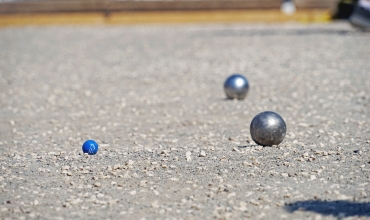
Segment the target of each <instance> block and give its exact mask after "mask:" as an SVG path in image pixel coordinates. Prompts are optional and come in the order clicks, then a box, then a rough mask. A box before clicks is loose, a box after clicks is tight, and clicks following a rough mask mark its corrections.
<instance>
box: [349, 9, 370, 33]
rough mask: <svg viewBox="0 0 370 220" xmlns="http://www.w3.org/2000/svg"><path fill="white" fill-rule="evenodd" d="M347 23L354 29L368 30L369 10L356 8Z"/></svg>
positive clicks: (369, 21)
mask: <svg viewBox="0 0 370 220" xmlns="http://www.w3.org/2000/svg"><path fill="white" fill-rule="evenodd" d="M349 22H350V23H351V25H352V26H354V27H356V28H360V29H365V30H370V10H367V9H365V8H363V7H360V6H356V8H355V10H354V11H353V13H352V15H351V16H350V17H349Z"/></svg>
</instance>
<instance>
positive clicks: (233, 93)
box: [224, 74, 249, 100]
mask: <svg viewBox="0 0 370 220" xmlns="http://www.w3.org/2000/svg"><path fill="white" fill-rule="evenodd" d="M248 89H249V83H248V80H247V79H246V78H245V77H244V76H242V75H240V74H233V75H231V76H230V77H229V78H227V79H226V81H225V84H224V90H225V93H226V96H227V98H229V99H239V100H241V99H244V98H245V97H246V96H247V93H248Z"/></svg>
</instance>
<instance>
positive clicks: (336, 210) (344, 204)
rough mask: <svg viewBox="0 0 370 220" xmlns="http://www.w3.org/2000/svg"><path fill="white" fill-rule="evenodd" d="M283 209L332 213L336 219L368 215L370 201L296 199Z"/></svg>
mask: <svg viewBox="0 0 370 220" xmlns="http://www.w3.org/2000/svg"><path fill="white" fill-rule="evenodd" d="M285 210H287V211H288V212H294V211H298V210H299V211H307V212H316V213H319V214H322V215H333V216H335V217H337V218H338V219H342V218H345V217H354V216H357V217H361V216H366V217H370V202H365V203H359V202H350V201H343V200H337V201H322V200H308V201H298V202H294V203H290V204H287V205H286V206H285Z"/></svg>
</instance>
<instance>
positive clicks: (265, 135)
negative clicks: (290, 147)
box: [250, 111, 286, 146]
mask: <svg viewBox="0 0 370 220" xmlns="http://www.w3.org/2000/svg"><path fill="white" fill-rule="evenodd" d="M250 132H251V136H252V139H253V141H254V142H256V143H257V144H258V145H262V146H272V145H278V144H280V143H281V142H282V141H283V140H284V138H285V134H286V124H285V122H284V120H283V118H282V117H281V116H280V115H279V114H277V113H275V112H270V111H266V112H261V113H259V114H258V115H256V116H255V117H254V118H253V120H252V122H251V126H250Z"/></svg>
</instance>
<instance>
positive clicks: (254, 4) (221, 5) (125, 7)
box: [0, 0, 336, 14]
mask: <svg viewBox="0 0 370 220" xmlns="http://www.w3.org/2000/svg"><path fill="white" fill-rule="evenodd" d="M334 1H336V0H295V3H296V5H297V7H298V9H305V8H317V9H319V8H325V9H328V8H330V7H331V6H332V5H333V2H334ZM280 4H281V0H208V1H204V0H198V1H196V0H191V1H190V0H188V1H165V0H159V1H114V0H64V1H62V0H59V1H50V0H43V1H27V2H3V3H0V13H2V14H4V13H54V12H105V13H109V12H113V11H176V10H182V11H184V10H192V11H196V10H246V9H278V8H279V7H280Z"/></svg>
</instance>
